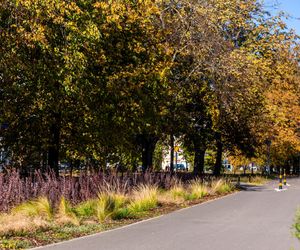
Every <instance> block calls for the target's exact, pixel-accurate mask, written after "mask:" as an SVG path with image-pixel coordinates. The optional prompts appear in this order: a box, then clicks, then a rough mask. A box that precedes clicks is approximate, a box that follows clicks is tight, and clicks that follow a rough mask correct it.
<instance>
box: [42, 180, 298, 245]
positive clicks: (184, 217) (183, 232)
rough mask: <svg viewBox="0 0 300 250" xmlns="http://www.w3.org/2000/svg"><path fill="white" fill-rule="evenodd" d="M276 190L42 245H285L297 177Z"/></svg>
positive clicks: (248, 193) (255, 190)
mask: <svg viewBox="0 0 300 250" xmlns="http://www.w3.org/2000/svg"><path fill="white" fill-rule="evenodd" d="M290 184H291V186H290V187H288V190H286V191H283V192H276V191H275V190H274V188H276V187H277V183H276V182H272V183H270V184H269V185H267V186H266V187H262V188H248V189H247V190H246V191H242V192H240V193H237V194H233V195H230V196H227V197H225V198H222V199H219V200H216V201H213V202H208V203H204V204H201V205H197V206H194V207H192V208H188V209H183V210H180V211H177V212H174V213H171V214H168V215H165V216H162V217H159V218H155V219H152V220H149V221H145V222H142V223H138V224H134V225H130V226H127V227H124V228H120V229H116V230H113V231H109V232H104V233H100V234H96V235H93V236H88V237H84V238H80V239H75V240H72V241H68V242H64V243H60V244H54V245H51V246H48V247H44V248H42V249H44V250H55V249H56V250H58V249H61V250H83V249H88V250H96V249H97V250H194V249H195V250H206V249H207V250H246V249H251V250H290V249H295V250H296V249H300V244H299V243H298V241H297V240H296V239H294V238H293V237H292V233H291V226H292V224H293V219H294V214H295V211H296V208H297V207H298V206H300V179H293V180H290Z"/></svg>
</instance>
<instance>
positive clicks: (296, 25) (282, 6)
mask: <svg viewBox="0 0 300 250" xmlns="http://www.w3.org/2000/svg"><path fill="white" fill-rule="evenodd" d="M265 3H266V4H267V5H269V4H272V3H273V4H275V6H276V10H273V11H272V12H273V13H277V12H280V11H285V12H287V13H288V14H289V15H291V17H290V19H289V20H287V21H286V23H287V24H288V27H289V28H291V29H295V30H296V32H297V34H298V35H300V0H265Z"/></svg>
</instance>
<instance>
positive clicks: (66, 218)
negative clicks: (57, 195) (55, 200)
mask: <svg viewBox="0 0 300 250" xmlns="http://www.w3.org/2000/svg"><path fill="white" fill-rule="evenodd" d="M56 219H57V222H58V223H59V224H73V225H76V226H77V225H79V224H80V223H79V219H78V217H77V216H76V213H75V211H74V209H73V208H72V206H71V204H70V203H69V202H68V201H67V200H66V199H65V198H64V197H62V198H61V200H60V203H59V206H58V210H57V215H56Z"/></svg>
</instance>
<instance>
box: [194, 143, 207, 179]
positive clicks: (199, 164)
mask: <svg viewBox="0 0 300 250" xmlns="http://www.w3.org/2000/svg"><path fill="white" fill-rule="evenodd" d="M205 151H206V147H205V145H201V143H200V141H198V140H195V141H194V153H195V158H194V170H193V173H194V175H202V174H203V173H204V158H205Z"/></svg>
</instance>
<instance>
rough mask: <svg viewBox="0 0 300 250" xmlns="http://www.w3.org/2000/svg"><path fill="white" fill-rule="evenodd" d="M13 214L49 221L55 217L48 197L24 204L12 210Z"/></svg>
mask: <svg viewBox="0 0 300 250" xmlns="http://www.w3.org/2000/svg"><path fill="white" fill-rule="evenodd" d="M12 213H13V214H20V215H24V216H27V217H42V218H44V219H47V220H51V219H52V217H53V209H52V207H51V205H50V202H49V200H48V199H47V198H46V197H40V198H38V199H36V200H33V201H28V202H25V203H22V204H20V205H18V206H16V207H15V208H14V209H13V210H12Z"/></svg>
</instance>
